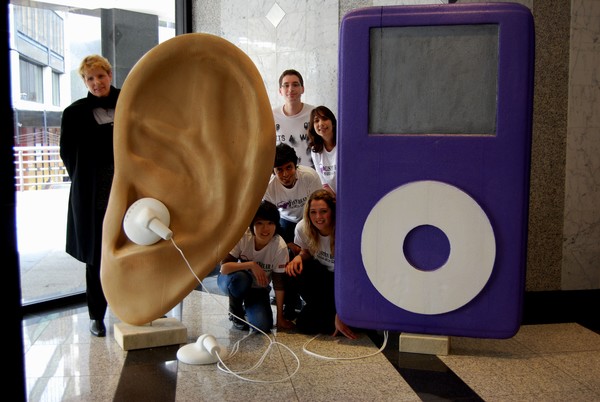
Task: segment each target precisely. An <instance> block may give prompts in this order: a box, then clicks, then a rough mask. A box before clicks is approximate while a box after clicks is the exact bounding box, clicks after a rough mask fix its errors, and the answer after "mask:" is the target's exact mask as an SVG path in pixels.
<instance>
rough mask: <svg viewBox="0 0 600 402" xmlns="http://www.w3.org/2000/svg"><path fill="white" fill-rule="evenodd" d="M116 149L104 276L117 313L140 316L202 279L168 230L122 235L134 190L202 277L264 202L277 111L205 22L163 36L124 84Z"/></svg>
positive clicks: (155, 312) (133, 319)
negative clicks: (147, 238) (145, 238)
mask: <svg viewBox="0 0 600 402" xmlns="http://www.w3.org/2000/svg"><path fill="white" fill-rule="evenodd" d="M114 154H115V174H114V179H113V184H112V189H111V195H110V200H109V204H108V209H107V212H106V216H105V219H104V227H103V230H104V232H103V239H102V240H103V245H102V268H101V279H102V286H103V289H104V293H105V295H106V298H107V300H108V303H109V305H110V307H111V310H112V311H113V312H114V314H115V315H116V316H117V317H118V318H119V319H120V320H122V321H124V322H126V323H129V324H132V325H142V324H146V323H148V322H151V321H152V320H154V319H157V318H159V317H161V316H162V315H164V314H166V313H167V312H168V311H170V310H171V309H172V308H173V307H175V306H176V305H177V304H178V303H180V302H181V301H182V300H183V299H184V298H185V297H186V296H187V295H188V294H189V293H190V292H191V291H192V290H194V289H195V288H196V287H197V286H198V285H199V283H198V281H197V279H196V278H195V277H194V275H192V273H191V272H190V270H189V268H188V266H187V265H186V263H185V261H184V259H183V258H182V256H181V254H180V253H179V251H178V250H177V249H176V248H175V247H174V246H173V244H172V243H171V241H163V240H161V241H159V242H158V243H156V244H153V245H139V244H136V243H134V242H132V241H131V240H129V239H128V237H127V236H126V235H125V232H124V229H123V218H124V216H125V213H126V211H127V209H128V208H129V207H130V206H131V205H132V204H133V203H134V202H136V201H137V200H139V199H141V198H145V197H151V198H155V199H157V200H160V201H161V202H162V203H164V204H165V206H166V207H167V208H168V210H169V212H170V217H171V222H170V225H169V228H170V229H171V230H172V232H173V240H174V241H175V243H176V244H177V246H178V247H180V248H181V250H182V252H183V253H184V255H185V257H186V258H187V260H188V261H189V264H190V266H191V268H192V269H193V271H194V273H195V274H196V275H197V276H198V278H199V279H203V278H204V277H206V275H208V273H210V272H211V271H212V270H213V269H214V267H215V266H216V264H217V263H218V262H219V261H220V260H221V259H222V258H223V257H225V256H226V254H227V253H228V252H229V251H230V250H231V249H232V248H233V246H234V245H235V244H236V243H237V241H238V240H239V239H240V238H241V236H242V235H243V233H244V231H245V229H246V228H247V227H248V225H249V224H250V221H251V220H252V217H253V216H254V213H255V212H256V209H257V208H258V206H259V204H260V201H261V199H262V196H263V194H264V192H265V189H266V186H267V183H268V180H269V177H270V175H271V170H272V164H273V160H274V157H275V127H274V121H273V115H272V111H271V106H270V102H269V99H268V96H267V93H266V90H265V87H264V83H263V80H262V77H261V76H260V74H259V72H258V70H257V68H256V66H255V65H254V63H253V62H252V60H251V59H250V58H249V57H248V56H247V55H246V54H245V53H243V52H242V51H241V50H240V49H239V48H237V47H236V46H235V45H233V44H231V43H230V42H228V41H226V40H224V39H222V38H219V37H217V36H213V35H209V34H200V33H194V34H185V35H179V36H176V37H174V38H172V39H169V40H167V41H166V42H163V43H161V44H159V45H158V46H156V47H155V48H153V49H152V50H150V51H149V52H148V53H147V54H146V55H144V56H143V57H142V58H141V59H140V60H139V61H138V63H137V64H136V65H135V66H134V68H133V69H132V70H131V72H130V73H129V75H128V77H127V79H126V80H125V82H124V84H123V86H122V89H121V94H120V96H119V101H118V103H117V107H116V111H115V129H114Z"/></svg>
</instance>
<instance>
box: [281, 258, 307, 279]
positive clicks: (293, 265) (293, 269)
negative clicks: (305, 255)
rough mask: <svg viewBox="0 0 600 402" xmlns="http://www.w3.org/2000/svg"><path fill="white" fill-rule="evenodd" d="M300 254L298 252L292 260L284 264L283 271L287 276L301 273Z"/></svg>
mask: <svg viewBox="0 0 600 402" xmlns="http://www.w3.org/2000/svg"><path fill="white" fill-rule="evenodd" d="M302 269H303V267H302V256H301V255H300V254H298V255H297V256H295V257H294V258H293V259H292V261H290V262H288V263H287V265H286V266H285V272H286V273H287V274H288V275H289V276H296V275H300V274H301V273H302Z"/></svg>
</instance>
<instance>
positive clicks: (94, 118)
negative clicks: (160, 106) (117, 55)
mask: <svg viewBox="0 0 600 402" xmlns="http://www.w3.org/2000/svg"><path fill="white" fill-rule="evenodd" d="M79 74H80V75H81V77H82V78H83V82H84V83H85V86H86V87H87V89H88V91H89V92H88V94H87V97H85V98H82V99H79V100H77V101H75V102H73V103H72V104H71V105H70V106H68V107H67V108H66V109H65V110H64V112H63V114H62V122H61V135H60V156H61V158H62V160H63V162H64V164H65V167H66V169H67V172H68V174H69V177H70V178H71V190H70V194H69V209H68V216H67V242H66V252H67V253H68V254H70V255H71V256H73V257H74V258H76V259H77V260H79V261H81V262H83V263H85V264H86V297H87V305H88V311H89V316H90V332H91V333H92V334H93V335H95V336H105V335H106V327H105V326H104V316H105V315H106V309H107V307H108V305H107V301H106V298H105V296H104V292H103V290H102V285H101V283H100V257H101V253H102V221H103V220H104V214H105V213H106V207H107V205H108V197H109V195H110V187H111V184H112V179H113V173H114V157H113V122H114V113H115V107H116V104H117V98H118V97H119V92H120V90H119V89H117V88H115V87H114V86H112V85H111V81H112V66H111V65H110V63H109V61H108V60H107V59H105V58H104V57H102V56H99V55H91V56H87V57H85V58H84V59H83V61H82V62H81V64H80V66H79Z"/></svg>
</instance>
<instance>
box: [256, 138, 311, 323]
mask: <svg viewBox="0 0 600 402" xmlns="http://www.w3.org/2000/svg"><path fill="white" fill-rule="evenodd" d="M273 173H274V174H273V175H272V176H271V180H270V181H269V184H268V185H267V190H266V191H265V195H264V196H263V199H264V200H266V201H269V202H271V203H273V204H275V205H276V206H277V209H279V215H280V219H279V227H280V232H279V234H280V235H281V237H283V240H284V241H285V242H286V244H287V246H288V248H289V250H290V258H293V256H295V255H296V254H298V253H299V252H300V250H301V248H300V247H299V246H298V245H297V244H295V243H294V229H295V228H296V224H297V223H298V222H299V221H300V220H301V219H302V214H303V212H304V204H305V203H306V201H307V200H308V197H310V195H311V194H312V193H313V192H314V191H316V190H319V189H320V188H321V186H322V185H321V179H320V178H319V175H318V174H317V172H316V171H315V170H314V169H313V168H310V167H308V166H302V165H298V157H297V155H296V151H294V149H293V148H292V147H290V146H289V145H287V144H278V145H277V146H276V147H275V163H274V168H273ZM299 301H300V298H299V296H298V293H297V291H295V290H294V289H292V288H289V287H286V289H285V307H284V315H285V318H287V319H288V320H290V319H293V318H294V315H295V310H296V309H297V307H299V306H298V304H299Z"/></svg>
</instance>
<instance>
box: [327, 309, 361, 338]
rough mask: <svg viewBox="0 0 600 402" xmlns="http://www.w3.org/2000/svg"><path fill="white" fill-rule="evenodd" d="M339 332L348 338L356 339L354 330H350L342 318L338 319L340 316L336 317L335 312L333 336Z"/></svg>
mask: <svg viewBox="0 0 600 402" xmlns="http://www.w3.org/2000/svg"><path fill="white" fill-rule="evenodd" d="M339 333H341V334H342V335H344V336H345V337H346V338H348V339H356V338H357V336H356V334H355V333H354V331H352V330H351V329H350V327H349V326H347V325H346V324H344V322H343V321H342V320H340V317H338V315H337V314H336V315H335V331H334V332H333V336H337V334H339Z"/></svg>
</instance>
